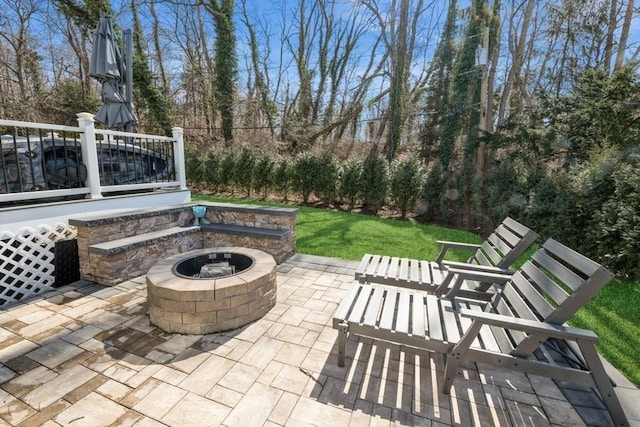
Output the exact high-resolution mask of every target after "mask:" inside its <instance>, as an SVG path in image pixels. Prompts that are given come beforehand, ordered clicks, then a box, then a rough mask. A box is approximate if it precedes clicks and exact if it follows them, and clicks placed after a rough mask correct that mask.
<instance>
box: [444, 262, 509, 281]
mask: <svg viewBox="0 0 640 427" xmlns="http://www.w3.org/2000/svg"><path fill="white" fill-rule="evenodd" d="M444 271H446V272H447V275H449V274H457V275H458V277H460V278H462V279H463V280H476V281H479V282H490V283H506V282H508V281H509V280H510V279H511V276H512V275H513V273H505V272H504V271H502V270H498V271H497V272H492V271H483V270H471V269H466V268H448V267H446V266H445V269H444Z"/></svg>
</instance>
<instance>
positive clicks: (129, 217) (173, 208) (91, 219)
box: [69, 203, 194, 227]
mask: <svg viewBox="0 0 640 427" xmlns="http://www.w3.org/2000/svg"><path fill="white" fill-rule="evenodd" d="M193 205H194V203H180V204H177V205H169V206H159V207H156V208H145V209H133V210H127V211H124V212H118V213H107V214H102V215H91V216H86V217H82V218H69V225H75V226H84V227H94V226H97V225H106V224H114V223H117V222H125V221H133V220H136V219H141V218H151V217H154V216H158V215H164V214H172V213H180V212H184V211H186V210H188V209H191V206H193Z"/></svg>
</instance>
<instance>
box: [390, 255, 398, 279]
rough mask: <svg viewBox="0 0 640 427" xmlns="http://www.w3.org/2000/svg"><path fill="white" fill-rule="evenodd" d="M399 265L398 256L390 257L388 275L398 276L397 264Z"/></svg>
mask: <svg viewBox="0 0 640 427" xmlns="http://www.w3.org/2000/svg"><path fill="white" fill-rule="evenodd" d="M399 265H400V258H398V257H393V258H391V261H390V264H389V277H394V278H396V279H397V278H398V266H399Z"/></svg>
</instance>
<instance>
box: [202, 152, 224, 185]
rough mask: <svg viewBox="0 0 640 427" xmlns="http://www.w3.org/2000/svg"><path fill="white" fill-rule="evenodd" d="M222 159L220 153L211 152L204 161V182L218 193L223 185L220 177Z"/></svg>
mask: <svg viewBox="0 0 640 427" xmlns="http://www.w3.org/2000/svg"><path fill="white" fill-rule="evenodd" d="M220 157H221V156H220V153H219V152H217V151H215V150H211V151H209V153H208V154H207V156H206V157H205V158H204V161H202V177H203V179H204V182H205V183H206V184H207V185H208V186H209V187H210V188H212V189H213V190H214V191H217V190H218V189H219V187H220V185H222V184H223V182H222V179H221V176H220V163H221V161H222V159H221V158H220Z"/></svg>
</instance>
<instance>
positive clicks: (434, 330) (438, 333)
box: [425, 295, 444, 341]
mask: <svg viewBox="0 0 640 427" xmlns="http://www.w3.org/2000/svg"><path fill="white" fill-rule="evenodd" d="M425 299H426V300H427V325H428V333H429V337H430V338H432V339H435V340H439V341H442V340H443V339H444V336H443V335H442V321H441V320H440V307H439V304H438V298H437V297H436V296H434V295H427V296H426V297H425Z"/></svg>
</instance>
